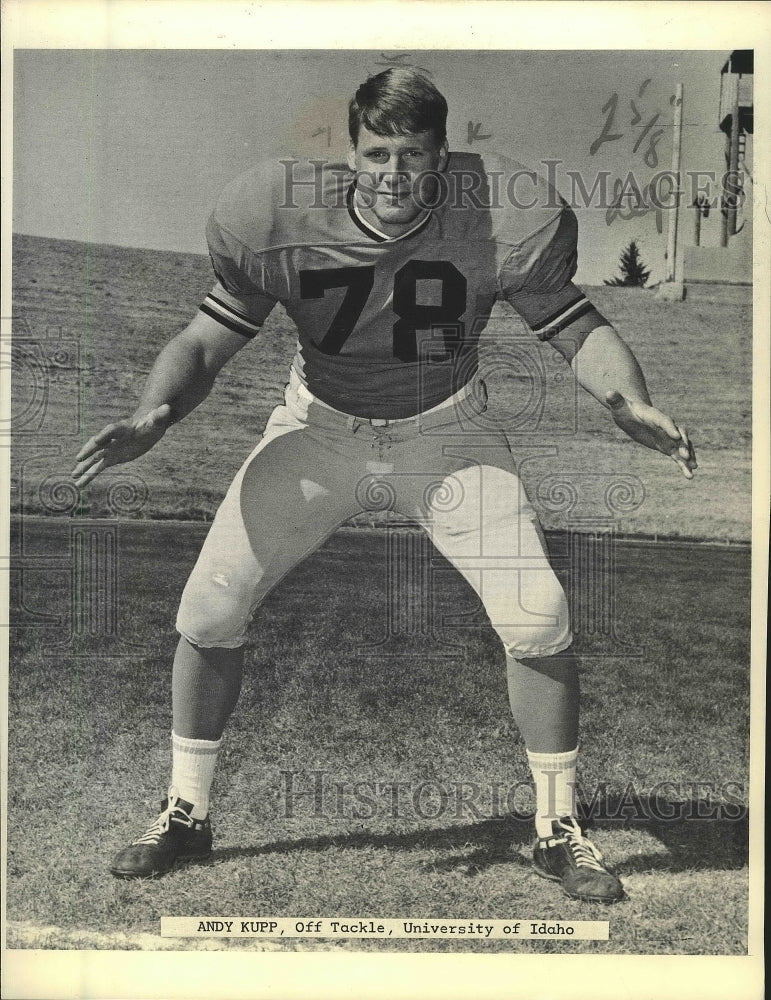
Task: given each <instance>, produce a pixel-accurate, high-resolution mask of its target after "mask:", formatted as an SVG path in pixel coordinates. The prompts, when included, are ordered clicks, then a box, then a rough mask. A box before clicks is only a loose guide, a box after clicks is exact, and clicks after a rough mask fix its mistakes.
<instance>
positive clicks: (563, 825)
mask: <svg viewBox="0 0 771 1000" xmlns="http://www.w3.org/2000/svg"><path fill="white" fill-rule="evenodd" d="M533 867H534V868H535V871H536V873H537V874H538V875H540V876H541V877H542V878H548V879H550V880H551V881H552V882H559V883H560V884H561V885H562V888H563V890H564V891H565V892H566V893H567V895H568V896H571V897H572V898H573V899H583V900H586V901H587V902H592V903H616V902H618V900H619V899H623V897H624V887H623V885H622V884H621V882H620V881H619V879H617V878H616V876H615V875H614V874H613V873H612V872H609V871H608V869H607V868H606V867H605V866H604V865H603V863H602V855H601V854H600V852H599V851H598V850H597V848H596V847H595V846H594V844H593V843H592V842H591V840H589V838H588V837H586V836H584V833H583V831H582V830H581V827H580V826H579V825H578V822H577V821H576V820H575V819H573V818H572V817H570V816H564V817H563V818H562V819H558V820H555V821H554V822H553V823H552V836H551V837H542V838H540V839H539V840H538V841H537V842H536V845H535V847H534V849H533Z"/></svg>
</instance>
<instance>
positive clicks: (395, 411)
mask: <svg viewBox="0 0 771 1000" xmlns="http://www.w3.org/2000/svg"><path fill="white" fill-rule="evenodd" d="M354 185H355V180H354V175H353V173H352V172H351V171H350V170H349V169H348V168H347V167H346V166H345V165H343V164H326V163H324V162H323V161H320V160H319V161H304V162H302V161H296V160H284V161H276V162H273V163H268V164H263V165H262V166H260V167H258V168H256V169H254V170H252V171H249V172H248V173H246V174H243V175H242V176H241V177H239V178H237V179H236V180H235V181H234V182H233V183H232V184H230V185H229V186H228V187H227V188H226V190H225V191H224V193H223V195H222V197H221V198H220V200H219V202H218V204H217V207H216V208H215V210H214V212H213V213H212V215H211V218H210V219H209V223H208V226H207V240H208V244H209V252H210V255H211V259H212V264H213V266H214V270H215V273H216V276H217V284H216V285H215V287H214V289H213V290H212V292H211V294H210V295H209V296H207V298H206V299H205V300H204V302H203V304H202V306H201V308H202V309H203V310H204V311H205V312H206V313H208V314H209V315H211V316H213V317H214V318H215V319H217V320H218V321H219V322H221V323H223V324H225V325H226V326H228V327H230V328H232V329H234V330H237V331H238V332H239V333H242V334H243V335H244V336H247V337H251V336H253V335H254V334H255V333H256V332H257V331H258V330H259V327H260V325H261V323H262V322H263V321H264V319H265V318H266V317H267V315H268V313H269V312H270V311H271V309H272V308H273V306H274V305H275V304H276V303H277V302H280V303H281V304H282V305H283V306H284V308H285V309H286V311H287V313H288V315H289V316H290V317H291V318H292V320H293V321H294V322H295V324H296V326H297V330H298V344H297V354H296V357H295V360H294V367H295V368H296V369H297V371H298V374H299V375H300V377H301V379H302V380H303V381H304V382H305V384H306V385H307V386H308V388H309V389H310V390H311V392H313V393H314V395H316V396H317V397H318V398H319V399H321V400H322V401H324V402H326V403H328V404H329V405H331V406H334V407H336V408H337V409H339V410H343V411H344V412H346V413H351V414H355V415H357V416H363V417H381V418H397V417H407V416H412V415H414V414H415V413H418V412H421V411H423V410H426V409H429V408H430V407H432V406H436V405H437V404H438V403H440V402H442V401H444V400H445V399H447V398H448V397H449V396H451V395H452V394H453V393H454V392H457V390H458V389H460V388H462V386H463V385H464V384H465V383H466V382H467V381H468V380H469V379H470V378H471V377H472V376H473V375H474V373H475V371H476V368H477V343H478V339H479V336H480V334H481V333H482V331H483V330H484V328H485V326H486V324H487V321H488V318H489V316H490V312H491V310H492V307H493V304H494V303H495V301H496V300H497V299H504V300H506V301H508V302H510V303H511V304H512V305H513V306H514V308H515V309H516V310H517V311H518V312H519V313H520V315H521V316H522V317H523V319H524V320H525V322H526V323H527V324H528V325H529V326H530V327H531V329H532V330H533V331H534V333H535V334H536V335H537V336H539V337H540V338H541V339H548V338H549V337H551V336H553V335H554V334H555V333H557V332H558V331H560V330H561V329H563V328H564V327H565V326H566V325H568V324H570V323H572V322H575V321H576V320H577V319H579V318H580V317H582V316H585V315H587V313H589V312H591V311H593V307H592V305H591V303H590V302H589V301H588V300H587V299H586V297H585V296H584V295H583V293H582V292H581V291H580V290H579V289H578V288H577V287H576V286H575V285H574V284H572V281H571V279H572V277H573V275H574V274H575V270H576V220H575V216H574V214H573V212H572V211H571V210H570V209H569V208H568V207H567V206H566V205H565V203H564V202H563V201H562V200H561V199H560V198H559V196H558V195H557V194H556V192H554V190H553V189H551V188H550V187H549V186H548V185H547V184H546V183H545V181H543V180H542V179H541V178H538V177H536V175H535V174H533V173H532V172H530V171H527V170H526V169H525V168H524V167H522V166H521V165H520V164H518V163H515V162H514V161H511V160H508V159H505V158H504V157H499V156H493V155H488V154H485V155H484V156H480V155H477V154H471V153H452V154H451V155H450V158H449V164H448V167H447V170H446V172H445V174H444V175H442V176H441V178H440V182H439V184H438V186H437V188H436V191H435V193H434V195H433V200H432V204H433V205H435V207H432V208H431V209H430V210H427V211H426V212H425V213H424V214H422V216H420V217H419V218H418V219H417V220H416V221H415V224H414V225H413V226H412V228H411V229H409V231H407V232H405V233H404V234H402V235H401V236H398V237H393V238H390V237H387V236H385V235H384V234H382V233H380V232H379V231H378V230H377V229H376V228H374V227H373V226H372V225H371V224H369V223H368V222H366V221H365V220H364V218H363V217H362V216H361V214H360V213H359V211H358V209H357V206H356V203H355V199H354ZM601 321H602V317H598V324H597V325H599V322H601Z"/></svg>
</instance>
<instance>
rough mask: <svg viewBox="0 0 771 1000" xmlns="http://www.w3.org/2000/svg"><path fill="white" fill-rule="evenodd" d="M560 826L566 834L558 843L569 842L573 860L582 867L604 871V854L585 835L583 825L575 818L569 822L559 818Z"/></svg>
mask: <svg viewBox="0 0 771 1000" xmlns="http://www.w3.org/2000/svg"><path fill="white" fill-rule="evenodd" d="M559 825H560V827H561V828H562V829H563V830H564V831H565V836H564V837H560V838H559V839H558V840H557V843H567V845H568V848H569V849H570V853H571V854H572V855H573V860H574V861H575V863H576V865H577V866H578V867H580V868H593V869H594V870H595V871H598V872H603V871H605V868H604V867H603V865H602V854H600V852H599V850H598V849H597V848H596V847H595V846H594V844H593V843H592V842H591V840H589V839H588V838H587V837H585V836H584V834H583V831H582V829H581V827H580V826H579V825H578V823H576V821H575V820H574V819H571V820H570V822H569V823H566V822H565V821H564V820H559Z"/></svg>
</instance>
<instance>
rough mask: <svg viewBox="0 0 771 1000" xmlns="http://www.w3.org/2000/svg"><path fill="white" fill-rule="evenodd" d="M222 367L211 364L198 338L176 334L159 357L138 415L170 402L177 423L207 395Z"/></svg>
mask: <svg viewBox="0 0 771 1000" xmlns="http://www.w3.org/2000/svg"><path fill="white" fill-rule="evenodd" d="M218 370H219V369H218V368H217V367H213V366H212V365H211V364H207V361H206V357H205V352H204V350H203V348H202V347H201V346H200V345H198V344H197V343H195V341H194V340H192V339H190V338H186V337H185V336H184V335H180V336H178V337H175V338H174V339H173V340H172V341H170V342H169V343H168V344H167V345H166V346H165V347H164V348H163V350H162V351H161V353H160V354H159V355H158V357H157V358H156V360H155V364H154V365H153V367H152V369H151V371H150V374H149V375H148V376H147V382H146V383H145V387H144V390H143V392H142V397H141V399H140V401H139V405H138V406H137V408H136V410H135V411H134V415H133V416H134V419H138V418H140V417H143V416H144V415H145V414H147V413H149V412H150V411H151V410H154V409H155V408H156V407H157V406H161V405H162V404H163V403H168V404H169V406H170V407H171V412H172V422H173V423H177V422H178V421H180V420H181V419H182V418H183V417H185V416H187V414H188V413H190V412H191V410H194V409H195V408H196V406H198V405H199V404H200V403H202V402H203V401H204V399H206V397H207V396H208V395H209V393H210V392H211V388H212V386H213V385H214V380H215V379H216V377H217V371H218Z"/></svg>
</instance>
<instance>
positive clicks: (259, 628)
mask: <svg viewBox="0 0 771 1000" xmlns="http://www.w3.org/2000/svg"><path fill="white" fill-rule="evenodd" d="M75 523H76V522H72V521H70V520H69V519H68V518H47V519H39V520H34V519H29V518H28V519H25V521H24V522H23V525H22V528H21V530H22V532H23V537H22V538H19V536H18V534H15V535H14V548H13V552H14V553H15V554H16V555H19V554H20V553H21V552H23V554H24V559H23V561H21V562H20V563H19V565H20V566H21V565H23V566H24V567H26V568H25V570H24V572H23V573H22V572H21V571H19V572H18V573H16V574H15V575H14V576H13V582H14V594H13V601H12V613H13V616H14V621H15V622H16V623H17V626H18V627H17V628H15V629H13V630H12V641H13V644H12V652H11V660H10V747H9V801H8V868H7V879H6V889H7V899H8V912H7V932H8V944H9V946H10V947H18V948H23V947H49V948H101V947H111V948H128V949H131V948H140V947H141V948H153V947H156V946H158V947H160V946H161V945H162V944H166V945H168V942H163V943H162V942H160V939H158V938H157V934H158V932H159V919H160V917H161V916H162V915H179V916H183V915H207V916H216V915H217V914H220V915H232V914H244V915H248V916H257V915H260V914H265V915H268V914H275V915H292V916H297V917H302V916H319V915H328V916H335V915H351V914H356V913H359V914H360V913H362V912H364V913H366V914H375V915H379V916H384V917H391V916H393V917H403V918H418V917H432V916H436V917H440V916H441V917H468V916H473V917H474V918H483V917H495V918H500V919H508V918H517V919H520V918H521V919H530V918H532V919H562V920H570V919H581V920H592V919H595V920H604V919H609V920H610V940H609V941H608V942H583V943H582V942H563V941H557V942H552V941H549V942H540V941H537V942H527V941H521V942H512V943H509V942H508V941H506V942H490V943H488V944H484V943H483V942H478V943H474V944H468V943H461V944H455V943H453V944H448V943H445V942H436V941H422V942H419V943H416V942H409V941H408V942H391V943H389V942H375V943H368V942H359V941H356V942H350V943H348V944H346V945H340V947H342V948H347V949H351V950H366V949H383V950H386V951H387V950H405V949H413V950H423V951H443V950H448V949H452V950H459V951H461V950H479V951H516V952H522V953H541V952H565V953H579V952H580V953H592V954H621V953H628V954H666V955H674V954H692V955H702V954H734V955H740V954H746V949H747V898H748V896H747V894H748V876H747V834H748V817H747V811H746V805H747V733H748V698H749V666H748V663H749V653H748V636H749V618H748V616H749V612H748V587H749V552H748V551H747V550H743V549H735V548H710V547H694V546H665V547H662V546H655V547H654V546H645V545H635V544H631V543H625V544H619V546H618V549H617V552H616V573H615V576H614V580H615V602H616V619H615V638H614V639H613V642H612V643H611V644H610V646H609V645H608V642H607V635H605V636H603V635H600V634H590V631H589V630H588V629H587V630H585V632H584V634H581V633H579V636H578V640H577V641H578V648H579V651H580V652H581V654H582V655H581V673H582V685H583V705H584V710H583V734H582V742H583V748H584V752H583V754H582V760H581V771H580V775H579V777H580V783H581V786H582V789H583V794H584V798H585V799H586V801H587V802H588V803H590V804H591V803H593V810H594V811H595V813H596V818H595V822H594V831H593V834H592V836H593V839H594V840H595V841H596V843H597V844H598V845H599V846H600V848H601V849H602V850H603V851H604V853H605V854H606V856H607V858H608V859H609V861H610V862H611V863H612V864H613V865H614V867H616V869H617V870H618V872H619V874H620V875H621V877H622V878H623V879H624V882H625V885H626V888H627V891H628V899H627V900H626V901H625V902H623V903H621V904H619V905H617V906H615V907H613V908H611V909H606V908H603V907H601V906H599V905H593V904H592V905H589V904H580V903H577V902H574V901H571V900H569V899H567V898H566V897H564V896H563V895H562V893H561V892H560V890H559V889H558V888H557V887H555V886H553V885H552V884H550V883H546V882H543V881H541V880H539V879H537V878H536V877H535V876H534V875H533V874H532V873H531V871H530V867H529V847H530V839H531V836H532V828H531V825H530V823H529V812H530V808H531V806H532V798H531V796H530V793H529V790H528V788H527V787H526V786H527V782H528V775H527V768H526V762H525V755H524V748H523V745H522V743H521V740H520V738H519V735H518V733H517V731H516V729H515V727H514V726H513V723H512V722H511V719H510V717H509V714H508V709H507V704H506V694H505V680H504V669H503V654H502V651H501V649H500V646H499V645H498V642H497V640H496V639H495V637H494V635H493V633H492V631H491V629H490V628H489V626H488V625H487V624H486V623H485V622H484V621H482V620H480V618H479V616H478V614H476V610H475V601H474V599H473V595H472V593H471V591H470V590H468V589H467V588H466V585H465V584H464V582H463V581H462V580H461V578H460V577H458V576H457V575H455V574H449V573H445V572H442V573H441V580H442V587H441V591H440V592H438V593H437V594H436V595H435V603H436V622H437V634H436V635H435V636H425V635H416V634H409V629H408V628H407V629H406V631H407V633H408V634H406V635H403V636H401V637H400V638H397V639H395V640H394V643H393V644H392V645H390V646H383V645H382V644H381V645H378V643H380V641H381V639H382V638H383V635H384V634H385V608H386V607H387V605H388V593H387V591H386V583H385V580H386V569H385V549H384V544H385V538H384V536H385V534H386V533H385V532H379V533H375V532H355V531H343V532H339V533H338V534H337V535H335V536H334V537H333V538H332V539H331V540H330V541H329V542H328V543H327V544H326V545H325V547H324V548H323V549H322V550H320V551H319V552H318V553H316V554H315V555H313V556H312V557H310V559H308V560H307V561H306V563H305V564H303V565H302V566H301V567H299V568H298V569H297V570H295V571H294V572H293V573H292V574H290V576H288V577H287V578H286V579H285V580H284V581H283V582H282V583H281V585H280V586H279V587H278V588H277V589H276V591H274V593H273V594H272V595H271V596H270V598H269V600H268V601H267V602H266V605H265V606H264V609H263V611H262V613H261V614H260V616H259V620H258V622H257V623H256V625H255V627H254V629H253V631H252V634H251V641H250V644H249V650H248V656H247V663H248V667H247V678H246V682H245V687H244V692H243V696H242V700H241V702H240V705H239V708H238V710H237V713H236V715H235V717H234V719H233V722H232V724H231V726H230V727H229V729H228V733H227V739H226V744H225V749H224V752H223V755H222V767H221V769H220V771H219V773H218V776H217V779H216V785H215V796H216V798H215V808H214V813H213V823H214V827H215V853H214V855H213V857H212V859H211V862H210V863H208V864H206V865H203V866H197V867H188V868H183V869H181V870H179V871H178V872H176V873H175V874H173V875H172V876H171V877H169V878H166V879H161V880H157V881H153V882H138V883H137V882H120V881H116V880H114V879H112V878H110V877H109V876H108V875H107V873H106V866H107V865H108V864H109V860H110V858H111V856H112V854H113V852H114V850H115V849H116V848H117V847H120V846H123V844H124V843H125V842H127V841H128V840H130V839H133V837H134V836H136V835H137V834H138V833H139V832H141V830H142V829H143V828H144V826H145V825H146V823H147V821H148V820H149V818H150V817H151V816H153V815H155V813H156V812H157V808H158V802H157V799H158V797H159V795H160V793H161V790H162V788H163V785H164V782H165V780H166V777H167V768H168V759H169V728H170V713H169V708H168V705H169V694H170V669H169V664H170V657H171V652H172V649H173V646H174V643H175V636H174V634H173V630H172V627H171V609H172V608H173V607H174V605H175V603H176V599H177V595H178V593H179V591H180V589H181V587H182V584H183V582H184V579H185V577H186V574H187V572H188V571H189V568H190V566H191V564H192V562H193V560H194V558H195V555H196V553H197V550H198V547H199V545H200V541H201V538H202V534H203V531H204V530H205V528H204V526H203V525H192V524H188V525H180V524H175V523H165V524H161V523H149V522H130V523H126V522H124V523H122V524H120V525H119V528H120V536H119V547H118V553H119V558H120V577H119V579H120V592H119V594H118V612H119V615H118V624H119V631H120V637H119V639H118V640H117V641H116V640H108V639H104V638H99V636H89V635H88V634H86V635H81V636H74V637H72V638H71V641H68V624H69V620H70V612H71V608H72V606H73V600H74V599H73V595H72V592H71V590H70V585H71V577H70V574H69V569H68V566H69V564H68V562H67V553H68V552H69V544H70V542H69V537H70V536H69V533H70V530H71V528H72V526H73V524H75ZM17 530H18V524H17ZM551 541H552V543H553V544H554V545H555V546H556V547H557V548H559V544H560V539H559V536H552V539H551ZM161 552H162V553H163V557H164V558H163V566H162V567H161V566H160V565H159V558H158V555H159V553H161ZM555 557H556V559H557V562H559V551H557V552H555ZM436 558H437V559H438V557H436ZM439 563H440V564H441V560H439ZM439 568H441V565H440V567H439ZM705 581H709V584H708V585H705ZM566 582H567V583H568V586H570V581H566ZM423 596H424V597H425V595H423ZM36 614H38V615H39V614H48V615H51V616H53V617H54V619H56V618H57V616H58V618H59V623H58V624H57V623H56V622H55V621H54V622H52V623H51V624H50V625H49V626H48V627H46V626H45V625H43V624H41V622H40V621H39V620H38V621H37V624H36V623H35V619H34V616H35V615H36ZM459 616H460V617H461V618H462V619H463V624H460V625H458V624H455V625H453V624H452V622H453V621H456V622H457V619H458V617H459ZM443 641H444V642H446V643H455V646H454V647H453V646H442V645H441V643H442V642H443ZM614 643H615V644H616V645H614ZM618 643H625V644H626V645H625V646H624V647H622V648H620V647H619V646H618V645H617V644H618ZM630 648H631V649H632V650H633V651H636V652H637V653H638V654H639V655H630ZM442 653H444V654H446V655H441V654H442ZM388 654H398V655H388ZM619 654H621V655H619ZM319 775H320V777H319ZM314 782H320V783H321V784H320V785H319V786H318V787H320V789H321V795H320V799H318V800H316V799H314V798H313V796H311V795H306V796H304V797H295V798H292V793H299V792H303V791H305V792H308V791H309V790H313V789H314V788H315V787H317V786H315V785H314ZM362 783H369V784H367V785H366V786H363V785H362ZM397 783H402V784H401V785H399V784H397ZM495 783H497V785H498V788H499V789H500V788H502V789H504V790H506V791H509V790H515V792H514V793H513V797H512V799H511V800H510V801H509V802H508V803H507V800H506V791H504V792H503V793H502V797H501V795H500V794H499V797H498V800H497V801H496V799H495V793H494V792H493V788H494V786H495ZM662 783H667V784H662ZM354 787H358V788H359V789H361V788H362V787H366V788H367V789H368V790H369V792H368V795H369V804H367V803H364V804H363V803H362V802H361V801H360V800H357V799H356V798H355V795H354V792H353V789H354ZM421 787H422V792H421V793H420V794H419V795H418V797H417V799H416V798H415V795H416V793H417V790H418V789H420V788H421ZM395 789H396V791H394V790H395ZM442 789H444V798H443V797H442ZM463 789H466V792H464V791H463ZM468 789H471V790H472V791H471V793H470V794H467V792H468ZM507 805H508V808H507ZM667 817H668V818H667ZM100 934H101V935H104V936H103V937H99V935H100ZM209 945H210V946H211V947H218V948H220V947H221V948H223V949H224V948H227V947H228V946H229V943H228V942H225V941H220V942H217V943H216V944H215V943H213V942H209ZM179 946H180V947H187V944H185V943H181V944H180V945H179ZM230 946H231V947H233V948H234V949H239V948H255V947H256V948H260V947H262V945H260V944H259V942H258V943H257V944H254V943H251V942H246V943H241V942H233V943H232V944H231V945H230ZM269 946H270V947H276V945H275V944H271V945H269ZM301 947H314V948H324V947H328V944H327V943H325V942H317V943H313V944H312V945H302V944H300V943H293V944H290V945H287V948H289V949H293V948H294V949H299V948H301Z"/></svg>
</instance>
